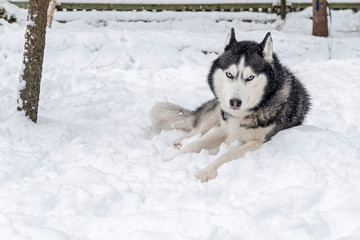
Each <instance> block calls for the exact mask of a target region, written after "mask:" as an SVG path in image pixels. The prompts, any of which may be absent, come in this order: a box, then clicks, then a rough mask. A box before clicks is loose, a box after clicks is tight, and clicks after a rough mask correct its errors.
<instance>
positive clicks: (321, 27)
mask: <svg viewBox="0 0 360 240" xmlns="http://www.w3.org/2000/svg"><path fill="white" fill-rule="evenodd" d="M313 35H314V36H319V37H327V36H328V35H329V32H328V24H327V12H326V0H313Z"/></svg>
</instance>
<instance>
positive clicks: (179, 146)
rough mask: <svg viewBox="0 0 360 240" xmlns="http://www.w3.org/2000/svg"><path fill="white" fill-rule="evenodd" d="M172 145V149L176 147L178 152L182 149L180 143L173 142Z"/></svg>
mask: <svg viewBox="0 0 360 240" xmlns="http://www.w3.org/2000/svg"><path fill="white" fill-rule="evenodd" d="M173 145H174V147H176V148H177V149H178V150H180V149H181V148H182V144H181V142H178V141H175V142H174V143H173Z"/></svg>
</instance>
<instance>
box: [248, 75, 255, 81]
mask: <svg viewBox="0 0 360 240" xmlns="http://www.w3.org/2000/svg"><path fill="white" fill-rule="evenodd" d="M254 78H255V77H254V76H253V75H251V76H250V77H248V78H247V79H246V81H251V80H253V79H254Z"/></svg>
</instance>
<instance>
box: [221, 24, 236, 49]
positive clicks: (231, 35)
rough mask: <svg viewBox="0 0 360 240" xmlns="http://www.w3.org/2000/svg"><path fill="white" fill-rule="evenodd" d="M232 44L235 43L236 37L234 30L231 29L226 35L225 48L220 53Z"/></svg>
mask: <svg viewBox="0 0 360 240" xmlns="http://www.w3.org/2000/svg"><path fill="white" fill-rule="evenodd" d="M234 43H237V41H236V37H235V29H234V28H231V31H230V32H229V33H228V35H227V38H226V43H225V47H224V50H223V51H222V52H225V51H226V50H228V49H229V47H230V46H231V45H232V44H234Z"/></svg>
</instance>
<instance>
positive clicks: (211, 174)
mask: <svg viewBox="0 0 360 240" xmlns="http://www.w3.org/2000/svg"><path fill="white" fill-rule="evenodd" d="M262 144H263V143H262V142H259V141H251V142H247V143H245V144H244V145H241V146H239V147H237V148H234V149H232V150H230V151H229V152H227V153H225V154H223V155H222V156H220V157H219V158H218V159H216V160H215V161H214V162H212V163H211V164H210V165H209V166H207V167H206V168H205V169H204V170H202V171H200V172H199V173H198V174H196V177H197V178H198V179H200V180H201V181H202V182H206V181H209V180H211V179H214V178H215V177H216V176H217V169H218V168H219V167H220V166H221V165H223V164H224V163H226V162H229V161H232V160H235V159H238V158H241V157H243V156H244V155H245V153H246V152H248V151H254V150H256V149H258V148H259V147H260V146H261V145H262Z"/></svg>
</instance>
